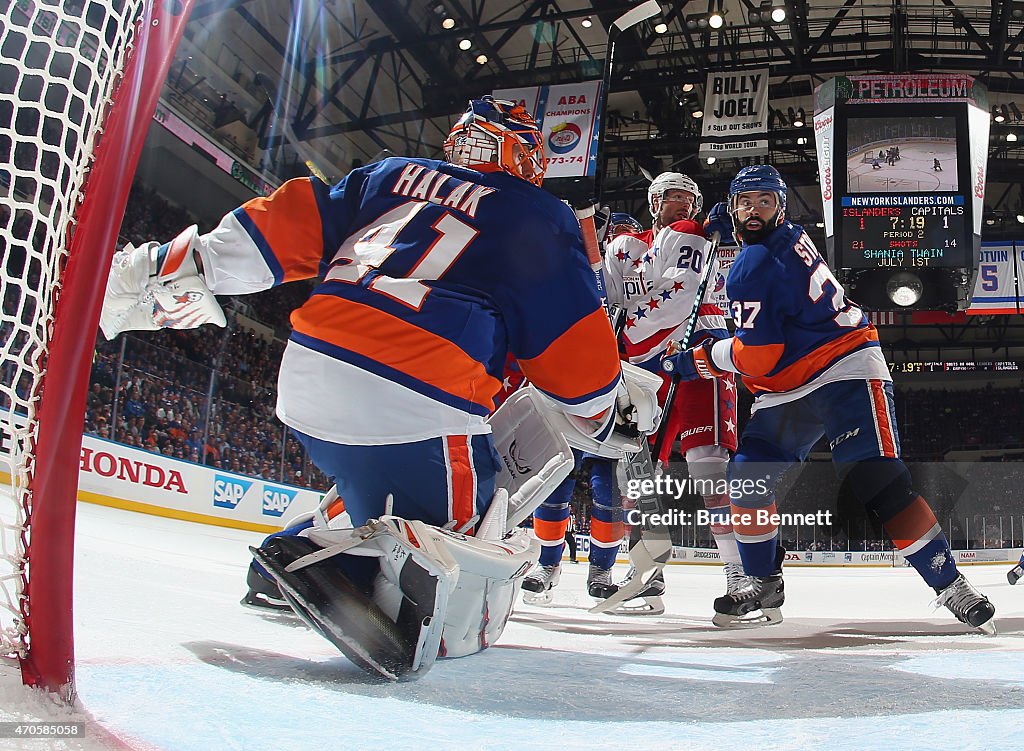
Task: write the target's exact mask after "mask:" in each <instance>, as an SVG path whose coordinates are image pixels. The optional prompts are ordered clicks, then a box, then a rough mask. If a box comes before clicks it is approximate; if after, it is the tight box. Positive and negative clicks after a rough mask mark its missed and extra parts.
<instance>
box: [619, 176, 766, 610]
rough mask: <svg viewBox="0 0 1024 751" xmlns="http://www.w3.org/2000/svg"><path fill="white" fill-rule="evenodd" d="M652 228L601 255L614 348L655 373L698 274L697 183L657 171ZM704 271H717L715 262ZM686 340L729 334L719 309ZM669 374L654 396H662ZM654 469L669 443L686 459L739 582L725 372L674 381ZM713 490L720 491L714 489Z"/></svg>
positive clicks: (650, 198) (731, 583)
mask: <svg viewBox="0 0 1024 751" xmlns="http://www.w3.org/2000/svg"><path fill="white" fill-rule="evenodd" d="M647 202H648V207H649V209H650V212H651V216H652V217H653V228H652V229H651V230H649V231H647V232H642V233H638V234H633V233H627V234H623V235H619V236H618V237H617V238H615V239H614V240H613V241H612V242H611V243H610V244H609V246H608V249H607V251H606V253H605V285H606V287H607V295H608V302H609V303H610V304H612V305H618V306H619V307H621V308H622V309H623V311H624V314H625V323H624V326H623V329H622V334H621V345H622V347H623V349H624V351H625V358H626V359H627V360H628V361H629V362H630V363H632V364H634V365H638V366H640V367H642V368H644V369H647V370H650V371H653V372H657V373H660V372H661V365H660V364H661V359H662V357H664V355H665V353H666V347H667V346H668V344H669V342H670V341H672V340H675V339H681V338H682V337H683V333H684V332H685V330H686V327H687V322H688V321H689V318H690V314H691V312H692V311H693V309H694V303H695V296H696V292H697V288H698V287H699V286H700V281H701V278H702V276H703V274H704V273H705V268H704V265H705V263H706V261H707V259H708V255H709V251H710V243H709V242H708V241H707V239H706V238H705V235H704V229H703V227H701V225H700V224H698V223H697V222H696V221H694V217H696V216H697V215H698V214H699V213H700V210H701V206H702V204H703V196H702V195H701V192H700V188H698V187H697V183H696V182H694V181H693V180H692V179H691V178H689V177H688V176H686V175H684V174H681V173H678V172H663V173H662V174H660V175H658V176H657V177H655V178H654V180H653V181H652V182H651V185H650V187H649V188H648V191H647ZM710 273H712V274H717V273H718V271H717V263H716V266H715V268H713V269H711V271H710ZM697 316H698V318H697V323H696V328H695V329H694V336H693V343H694V344H696V343H699V342H702V341H704V340H706V339H718V338H722V337H724V336H727V335H728V331H727V330H726V327H725V318H724V316H723V315H722V311H721V310H720V309H719V308H718V306H716V305H713V304H703V303H702V304H700V305H699V307H698V309H697ZM667 390H668V378H667V377H666V378H665V383H664V386H663V387H662V391H661V393H660V394H659V398H660V399H661V400H664V397H665V392H666V391H667ZM662 430H665V431H668V432H667V435H666V440H665V441H664V443H663V445H662V449H661V456H657V457H654V459H655V461H657V462H658V463H659V465H660V466H664V465H667V464H668V459H669V456H670V454H671V451H672V447H673V444H674V443H675V441H676V439H679V443H680V446H679V450H680V452H681V453H682V454H683V456H684V457H685V458H686V464H687V469H688V470H689V474H690V477H691V479H693V480H694V481H695V482H699V483H700V486H701V487H703V488H704V489H706V490H709V491H711V492H707V493H704V494H703V498H704V504H705V507H706V508H707V509H708V510H709V511H711V531H712V534H713V535H714V538H715V543H716V545H717V547H718V553H719V556H720V557H721V560H722V561H723V563H724V564H725V574H726V582H727V591H729V592H732V591H736V590H737V589H739V588H741V587H742V586H744V585H745V583H746V580H745V577H744V576H743V566H742V564H741V563H740V557H739V551H738V549H737V547H736V540H735V537H734V535H733V530H732V526H731V525H730V524H729V521H728V510H729V496H728V494H727V493H726V492H722V491H724V488H725V478H726V467H727V464H728V462H729V456H730V452H731V451H735V450H736V381H735V378H734V376H733V375H732V374H731V373H729V374H725V375H723V376H722V377H721V378H717V379H713V380H710V381H702V382H694V383H680V384H679V385H678V388H677V391H676V395H675V401H674V403H673V405H672V410H671V414H668V415H666V416H665V418H664V420H663V427H662ZM715 491H719V492H715Z"/></svg>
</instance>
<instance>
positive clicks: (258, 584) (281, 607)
mask: <svg viewBox="0 0 1024 751" xmlns="http://www.w3.org/2000/svg"><path fill="white" fill-rule="evenodd" d="M245 583H246V585H247V586H248V587H249V591H248V592H246V593H245V596H244V597H243V598H242V599H241V601H240V603H241V604H242V605H244V606H245V607H247V608H252V609H253V610H260V611H263V612H278V613H288V614H292V608H291V605H289V604H288V601H287V600H285V599H284V595H282V594H281V590H280V588H279V587H278V586H277V584H276V583H274V582H272V581H269V580H267V579H266V578H264V577H263V576H261V575H260V572H259V571H257V570H256V566H255V564H252V563H250V564H249V572H248V573H247V574H246V577H245Z"/></svg>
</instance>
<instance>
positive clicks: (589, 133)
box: [494, 81, 601, 178]
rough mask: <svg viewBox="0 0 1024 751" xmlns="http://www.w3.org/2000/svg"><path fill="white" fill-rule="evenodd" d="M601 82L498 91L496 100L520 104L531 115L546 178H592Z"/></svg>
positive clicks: (599, 130)
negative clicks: (539, 133)
mask: <svg viewBox="0 0 1024 751" xmlns="http://www.w3.org/2000/svg"><path fill="white" fill-rule="evenodd" d="M600 91H601V82H600V81H584V82H582V83H567V84H559V85H557V86H534V87H530V88H520V89H499V90H498V91H495V92H494V96H495V98H498V99H510V100H512V101H514V102H519V103H520V104H522V105H523V106H524V107H525V108H526V109H527V110H529V111H530V112H532V113H533V115H534V117H535V118H536V119H537V122H538V124H539V125H540V127H541V131H542V132H543V134H544V149H545V151H546V153H547V156H548V171H547V174H546V175H545V177H547V178H554V177H593V176H594V175H595V174H596V172H597V144H598V141H599V139H600V135H601V124H600V123H599V122H598V116H597V105H598V101H597V100H598V95H599V93H600Z"/></svg>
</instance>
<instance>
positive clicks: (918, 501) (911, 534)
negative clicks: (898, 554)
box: [884, 496, 938, 550]
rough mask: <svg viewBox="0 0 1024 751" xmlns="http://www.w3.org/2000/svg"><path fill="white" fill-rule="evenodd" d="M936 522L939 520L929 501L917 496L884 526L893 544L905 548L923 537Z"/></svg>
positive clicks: (898, 547)
mask: <svg viewBox="0 0 1024 751" xmlns="http://www.w3.org/2000/svg"><path fill="white" fill-rule="evenodd" d="M936 524H938V520H937V519H936V518H935V514H934V513H932V509H931V506H929V505H928V501H926V500H925V499H924V498H922V497H921V496H917V498H915V499H914V500H913V501H912V502H911V504H910V505H909V506H907V507H906V508H905V509H903V510H902V511H900V512H899V513H898V514H896V516H894V517H893V518H892V519H890V520H889V521H887V522H886V523H885V525H884V526H885V531H886V532H888V533H889V537H891V538H892V543H893V545H895V546H896V548H897V549H899V550H903V548H906V547H909V546H910V545H913V544H914V543H915V542H917V541H918V540H920V539H922V538H923V537H924V536H925V535H926V534H927V533H928V532H929V531H930V530H931V529H932V528H934V527H935V525H936Z"/></svg>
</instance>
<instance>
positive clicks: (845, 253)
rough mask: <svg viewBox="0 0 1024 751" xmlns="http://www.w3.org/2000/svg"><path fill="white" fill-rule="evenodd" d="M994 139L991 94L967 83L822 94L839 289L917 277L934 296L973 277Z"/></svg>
mask: <svg viewBox="0 0 1024 751" xmlns="http://www.w3.org/2000/svg"><path fill="white" fill-rule="evenodd" d="M988 131H989V113H988V103H987V94H986V91H985V87H984V86H983V85H981V84H980V83H978V82H977V81H975V80H974V79H972V78H971V77H970V76H966V75H963V74H942V73H937V74H929V73H908V74H899V75H890V74H887V75H868V76H856V77H853V76H851V77H849V78H847V77H839V78H835V79H832V80H830V81H828V82H826V83H824V84H822V85H821V86H819V87H818V88H817V89H816V90H815V114H814V134H815V142H816V146H817V156H818V166H819V173H820V175H819V184H820V187H821V196H822V207H823V210H824V211H823V214H824V221H825V237H826V241H827V248H828V256H829V263H830V265H832V267H833V269H834V270H835V271H836V273H837V276H838V277H839V278H840V280H851V279H859V280H861V281H864V280H867V279H871V280H876V281H878V282H882V283H884V281H885V280H886V279H887V278H891V277H892V275H894V274H898V273H903V272H909V273H910V274H913V275H916V276H918V277H919V278H921V279H923V280H925V284H924V286H925V287H926V288H928V287H929V285H934V283H935V281H936V280H937V279H940V278H942V279H945V278H947V277H948V279H950V280H953V279H962V278H964V277H963V275H962V274H961V273H959V272H964V271H965V270H966V274H967V277H968V278H969V276H970V272H971V271H972V270H973V269H974V268H975V267H976V264H977V254H978V249H979V246H980V235H981V218H982V217H981V213H982V208H983V201H984V193H985V172H986V166H987V159H988V135H989V133H988ZM872 283H874V282H872ZM957 284H960V282H957ZM862 286H863V285H862Z"/></svg>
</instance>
